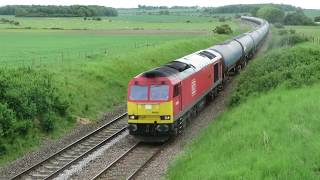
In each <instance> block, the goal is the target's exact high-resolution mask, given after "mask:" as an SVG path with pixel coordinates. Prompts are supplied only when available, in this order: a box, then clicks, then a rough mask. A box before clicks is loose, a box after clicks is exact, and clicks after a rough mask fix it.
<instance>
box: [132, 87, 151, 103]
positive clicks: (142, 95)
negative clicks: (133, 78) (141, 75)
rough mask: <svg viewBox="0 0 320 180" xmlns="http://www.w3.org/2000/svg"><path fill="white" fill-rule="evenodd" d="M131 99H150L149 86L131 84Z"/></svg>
mask: <svg viewBox="0 0 320 180" xmlns="http://www.w3.org/2000/svg"><path fill="white" fill-rule="evenodd" d="M130 100H133V101H141V100H148V86H138V85H134V86H131V92H130Z"/></svg>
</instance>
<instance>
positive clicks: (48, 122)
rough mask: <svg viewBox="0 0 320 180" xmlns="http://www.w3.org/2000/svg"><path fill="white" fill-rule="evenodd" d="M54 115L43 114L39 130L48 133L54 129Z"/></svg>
mask: <svg viewBox="0 0 320 180" xmlns="http://www.w3.org/2000/svg"><path fill="white" fill-rule="evenodd" d="M55 119H56V117H55V115H54V114H53V113H51V112H49V113H46V114H44V115H43V116H42V117H41V119H40V127H41V130H42V131H44V132H46V133H49V132H51V131H53V129H54V122H55Z"/></svg>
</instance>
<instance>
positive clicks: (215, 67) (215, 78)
mask: <svg viewBox="0 0 320 180" xmlns="http://www.w3.org/2000/svg"><path fill="white" fill-rule="evenodd" d="M218 80H219V63H217V64H215V65H214V82H217V81H218Z"/></svg>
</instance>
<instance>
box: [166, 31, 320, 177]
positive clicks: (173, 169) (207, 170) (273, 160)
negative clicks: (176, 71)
mask: <svg viewBox="0 0 320 180" xmlns="http://www.w3.org/2000/svg"><path fill="white" fill-rule="evenodd" d="M290 28H294V29H296V30H297V31H310V29H312V28H310V27H308V26H307V27H300V26H299V27H290ZM310 32H312V33H314V34H318V33H319V29H313V30H312V31H310ZM283 38H287V37H286V35H285V36H280V35H278V34H277V33H275V31H274V32H273V39H274V40H277V41H273V42H271V43H272V44H270V52H268V53H267V54H265V55H263V56H262V57H259V58H258V59H257V60H255V61H254V62H251V63H250V64H249V66H248V67H247V69H246V70H244V71H243V72H241V73H240V75H239V76H238V77H237V80H236V85H235V88H234V90H233V92H232V96H231V98H230V105H232V106H230V108H229V109H228V110H227V111H226V112H224V113H223V114H222V115H221V116H220V117H218V118H217V119H215V121H214V122H213V123H211V124H210V126H209V127H208V128H206V129H205V130H204V131H203V132H202V133H201V135H200V136H199V137H198V138H196V139H195V140H193V141H192V142H191V143H190V144H189V145H187V147H186V150H185V151H184V152H182V153H181V154H180V155H179V156H178V157H177V158H176V160H174V161H173V162H172V164H171V166H170V168H169V169H168V172H167V176H166V178H167V179H182V178H183V179H319V172H320V171H319V167H320V164H319V161H320V156H319V153H318V152H319V151H320V144H319V142H320V141H319V140H320V139H319V137H320V136H319V130H320V126H319V116H320V113H319V106H320V103H319V88H320V73H319V72H320V51H319V47H320V44H319V43H314V42H304V43H300V44H298V45H295V46H293V47H291V46H287V45H284V47H280V44H275V42H281V41H282V39H283Z"/></svg>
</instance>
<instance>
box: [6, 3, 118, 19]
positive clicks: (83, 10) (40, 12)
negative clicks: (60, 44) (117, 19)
mask: <svg viewBox="0 0 320 180" xmlns="http://www.w3.org/2000/svg"><path fill="white" fill-rule="evenodd" d="M0 15H15V16H17V17H94V16H118V11H117V10H116V9H114V8H110V7H104V6H81V5H73V6H40V5H32V6H27V5H12V6H3V7H0Z"/></svg>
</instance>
